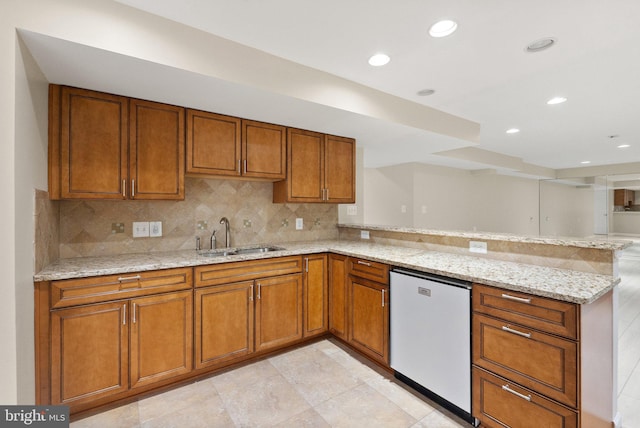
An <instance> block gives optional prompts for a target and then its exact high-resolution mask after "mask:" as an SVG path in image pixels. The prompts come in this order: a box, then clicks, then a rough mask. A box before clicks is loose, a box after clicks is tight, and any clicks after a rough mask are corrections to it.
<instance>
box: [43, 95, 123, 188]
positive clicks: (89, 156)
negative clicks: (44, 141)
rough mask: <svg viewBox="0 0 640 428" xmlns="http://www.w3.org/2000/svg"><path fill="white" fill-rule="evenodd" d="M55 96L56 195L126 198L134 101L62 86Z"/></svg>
mask: <svg viewBox="0 0 640 428" xmlns="http://www.w3.org/2000/svg"><path fill="white" fill-rule="evenodd" d="M58 96H59V99H58ZM50 97H51V102H50V113H49V114H50V118H49V120H50V122H51V124H50V128H51V127H52V126H53V127H55V126H56V125H57V124H58V121H59V127H60V129H59V133H58V132H56V131H55V130H54V129H55V128H52V129H50V135H49V138H50V141H49V146H50V148H49V150H50V153H49V168H50V177H49V181H50V192H51V197H52V198H54V199H58V198H63V199H123V198H125V197H126V194H125V188H124V185H125V183H126V182H127V179H128V175H127V149H128V140H127V130H128V124H127V120H128V117H127V111H128V106H127V103H128V99H127V98H125V97H120V96H117V95H110V94H104V93H101V92H94V91H87V90H84V89H77V88H68V87H62V88H60V87H58V86H52V88H51V93H50ZM56 172H59V175H58V174H57V173H56ZM58 186H59V188H58Z"/></svg>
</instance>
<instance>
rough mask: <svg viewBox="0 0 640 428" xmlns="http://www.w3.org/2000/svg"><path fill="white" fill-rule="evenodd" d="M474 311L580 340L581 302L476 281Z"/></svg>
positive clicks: (474, 286) (474, 285)
mask: <svg viewBox="0 0 640 428" xmlns="http://www.w3.org/2000/svg"><path fill="white" fill-rule="evenodd" d="M473 310H474V311H475V312H482V313H483V314H486V315H491V316H494V317H497V318H502V319H504V320H507V321H511V322H515V323H518V324H521V325H525V326H527V327H530V328H534V329H536V330H540V331H544V332H547V333H551V334H557V335H559V336H564V337H568V338H571V339H578V310H579V309H578V305H576V304H574V303H569V302H560V301H558V300H553V299H547V298H544V297H538V296H533V295H531V294H527V293H519V292H517V291H510V290H504V289H501V288H495V287H488V286H486V285H480V284H473Z"/></svg>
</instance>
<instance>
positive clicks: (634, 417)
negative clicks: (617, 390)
mask: <svg viewBox="0 0 640 428" xmlns="http://www.w3.org/2000/svg"><path fill="white" fill-rule="evenodd" d="M618 412H619V413H620V414H621V415H622V428H638V427H640V400H638V399H636V398H633V397H629V396H627V395H625V394H622V395H620V397H618Z"/></svg>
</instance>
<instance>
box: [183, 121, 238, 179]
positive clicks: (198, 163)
mask: <svg viewBox="0 0 640 428" xmlns="http://www.w3.org/2000/svg"><path fill="white" fill-rule="evenodd" d="M240 125H241V120H240V119H239V118H237V117H231V116H223V115H221V114H215V113H208V112H204V111H198V110H187V174H199V175H218V176H220V175H222V176H230V177H239V176H240V161H241V158H242V156H241V147H242V146H241V136H242V134H241V128H240Z"/></svg>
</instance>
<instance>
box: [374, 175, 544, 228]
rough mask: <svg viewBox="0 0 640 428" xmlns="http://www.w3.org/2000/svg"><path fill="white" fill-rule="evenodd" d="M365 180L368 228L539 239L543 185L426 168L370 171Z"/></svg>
mask: <svg viewBox="0 0 640 428" xmlns="http://www.w3.org/2000/svg"><path fill="white" fill-rule="evenodd" d="M364 180H365V183H364V186H365V189H364V196H365V199H364V207H365V214H364V215H365V218H364V221H365V223H366V224H384V225H397V226H407V227H416V228H421V229H441V230H474V229H475V230H477V231H484V232H508V233H517V234H524V235H537V234H538V181H537V180H530V179H524V178H518V177H509V176H503V175H497V174H474V173H472V172H470V171H466V170H461V169H456V168H447V167H440V166H433V165H424V164H406V165H398V166H393V167H385V168H377V169H367V170H365V173H364ZM402 205H405V206H406V207H407V213H404V214H403V213H402V212H401V206H402Z"/></svg>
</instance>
